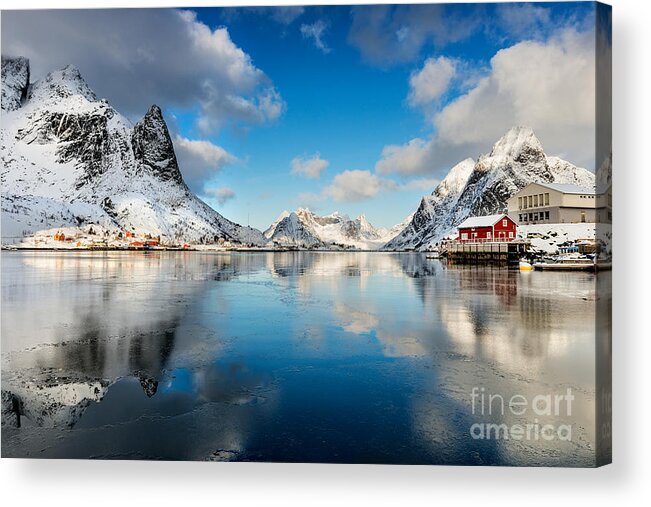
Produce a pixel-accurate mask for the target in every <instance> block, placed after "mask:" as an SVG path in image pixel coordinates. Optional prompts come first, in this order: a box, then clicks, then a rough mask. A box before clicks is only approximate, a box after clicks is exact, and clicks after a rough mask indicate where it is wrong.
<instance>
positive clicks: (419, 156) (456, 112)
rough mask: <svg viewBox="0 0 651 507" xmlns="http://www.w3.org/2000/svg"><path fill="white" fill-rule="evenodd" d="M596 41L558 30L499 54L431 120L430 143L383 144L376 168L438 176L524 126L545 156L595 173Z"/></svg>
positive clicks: (590, 34)
mask: <svg viewBox="0 0 651 507" xmlns="http://www.w3.org/2000/svg"><path fill="white" fill-rule="evenodd" d="M594 41H595V36H594V32H591V31H588V32H577V31H576V30H573V29H563V30H560V31H559V32H557V33H556V34H555V35H554V36H553V37H551V38H550V39H548V40H547V41H524V42H520V43H517V44H515V45H513V46H511V47H508V48H505V49H502V50H500V51H498V52H497V53H496V54H495V55H494V56H493V58H492V59H491V62H490V68H489V69H488V71H487V73H486V74H485V75H484V76H483V77H482V78H480V79H478V80H477V81H476V82H475V83H474V85H472V86H471V87H470V89H469V90H468V92H467V93H465V94H463V95H461V96H459V97H458V98H456V99H454V100H452V101H451V102H450V103H448V104H447V105H446V106H445V107H443V108H442V109H440V110H439V111H438V112H436V113H435V114H434V115H433V117H432V123H433V125H434V126H435V134H434V135H433V136H432V137H431V138H430V139H413V140H411V141H409V142H408V143H407V144H404V145H389V146H385V148H384V149H383V151H382V156H381V158H380V160H379V161H378V162H377V164H376V171H377V172H378V173H380V174H390V173H394V174H403V175H413V174H427V173H430V174H432V173H433V174H436V173H439V172H440V171H444V170H447V169H449V168H450V167H451V166H452V165H453V164H455V163H456V162H458V161H459V160H462V159H463V158H466V157H468V156H472V157H476V156H477V155H479V154H480V153H486V152H487V151H489V150H490V147H491V146H492V144H493V143H495V142H496V141H497V140H498V139H499V138H500V137H501V136H502V135H504V133H505V132H506V131H507V130H508V129H510V128H511V127H513V126H514V125H530V126H531V127H532V128H533V129H534V132H535V133H536V135H537V136H538V137H539V139H540V141H541V142H542V144H543V146H544V148H545V151H546V153H547V154H549V155H557V156H560V157H563V158H565V159H566V160H568V161H569V162H572V163H574V164H577V165H580V166H583V167H587V168H594V152H595V139H594V138H595V84H594V80H595V77H594V76H595V49H594V48H595V46H594V44H595V42H594Z"/></svg>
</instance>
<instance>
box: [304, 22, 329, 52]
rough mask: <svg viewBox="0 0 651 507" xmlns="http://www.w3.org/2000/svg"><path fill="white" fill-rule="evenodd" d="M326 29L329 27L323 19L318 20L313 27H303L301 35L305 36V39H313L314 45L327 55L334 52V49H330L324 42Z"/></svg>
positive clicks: (306, 25)
mask: <svg viewBox="0 0 651 507" xmlns="http://www.w3.org/2000/svg"><path fill="white" fill-rule="evenodd" d="M326 29H327V25H326V23H325V22H324V21H323V20H322V19H318V20H316V21H315V22H314V23H312V24H311V25H308V24H303V25H301V33H302V34H303V38H305V39H313V40H314V45H315V46H316V47H317V48H319V49H320V50H321V51H323V52H324V53H326V54H327V53H329V52H330V51H332V49H331V48H329V47H328V46H327V45H326V43H325V41H324V40H323V36H324V34H325V31H326Z"/></svg>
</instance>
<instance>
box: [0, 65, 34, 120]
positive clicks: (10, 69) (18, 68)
mask: <svg viewBox="0 0 651 507" xmlns="http://www.w3.org/2000/svg"><path fill="white" fill-rule="evenodd" d="M29 74H30V68H29V60H28V59H27V58H25V57H23V56H19V57H16V58H13V57H9V56H6V55H2V110H3V111H15V110H16V109H18V108H20V107H21V105H22V104H23V103H24V102H25V100H26V99H27V91H28V89H29Z"/></svg>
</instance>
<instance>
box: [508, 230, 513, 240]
mask: <svg viewBox="0 0 651 507" xmlns="http://www.w3.org/2000/svg"><path fill="white" fill-rule="evenodd" d="M509 239H513V231H509Z"/></svg>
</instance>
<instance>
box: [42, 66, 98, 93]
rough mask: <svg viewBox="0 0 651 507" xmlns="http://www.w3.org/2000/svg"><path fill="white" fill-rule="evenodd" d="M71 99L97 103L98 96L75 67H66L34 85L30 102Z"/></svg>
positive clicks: (49, 74)
mask: <svg viewBox="0 0 651 507" xmlns="http://www.w3.org/2000/svg"><path fill="white" fill-rule="evenodd" d="M69 97H83V98H84V99H86V100H87V101H88V102H96V101H97V95H95V92H94V91H93V90H92V89H91V87H90V86H88V83H86V81H85V80H84V78H83V77H82V75H81V72H80V70H79V69H78V68H77V67H75V66H74V65H66V66H65V67H63V68H62V69H58V70H53V71H52V72H50V73H48V74H47V75H46V76H45V77H44V78H43V79H40V80H38V81H37V82H36V83H34V85H33V87H32V89H31V92H30V100H32V99H33V100H37V101H40V102H45V101H48V102H50V101H60V100H61V99H65V98H69Z"/></svg>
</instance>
